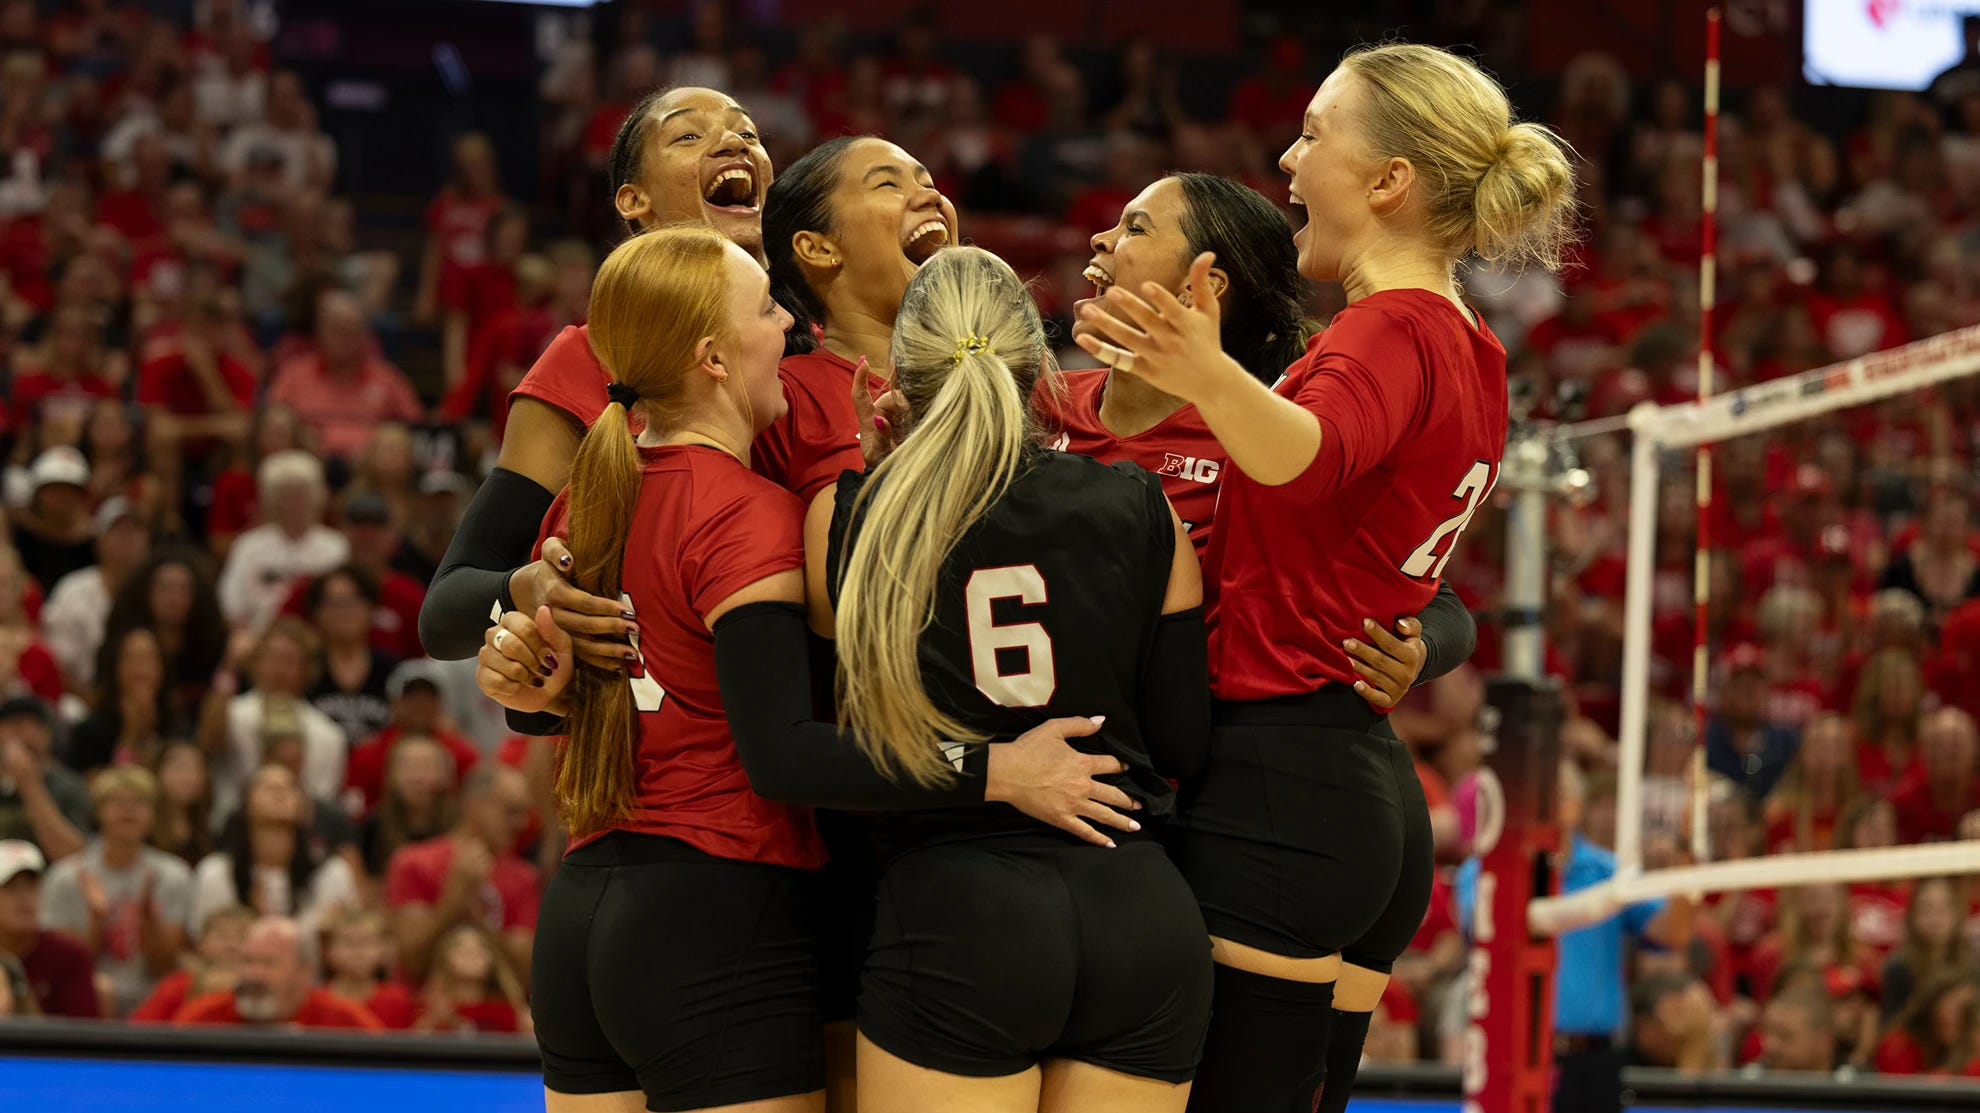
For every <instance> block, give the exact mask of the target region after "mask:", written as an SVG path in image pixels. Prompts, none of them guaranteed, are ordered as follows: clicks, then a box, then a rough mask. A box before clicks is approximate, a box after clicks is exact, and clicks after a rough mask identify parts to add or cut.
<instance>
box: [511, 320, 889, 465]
mask: <svg viewBox="0 0 1980 1113" xmlns="http://www.w3.org/2000/svg"><path fill="white" fill-rule="evenodd" d="M853 371H854V365H853V364H850V363H847V362H846V361H845V360H843V359H841V358H840V357H838V356H836V355H834V354H832V353H831V352H828V351H826V350H825V349H823V348H820V349H818V350H817V351H815V352H808V353H806V354H804V355H798V356H792V357H790V358H789V359H786V360H784V361H783V363H782V364H781V365H780V366H779V367H778V368H777V377H778V378H779V379H780V380H782V382H783V384H784V399H785V401H786V402H788V403H789V404H790V405H789V409H787V410H786V411H785V413H784V416H783V417H780V418H778V419H777V420H776V422H775V423H773V424H772V425H771V426H770V427H769V428H768V429H765V430H764V431H763V432H762V433H761V434H759V435H758V436H757V438H756V441H755V443H754V444H753V445H751V447H750V460H751V463H752V466H753V468H754V469H755V471H756V473H757V474H758V475H761V476H763V477H764V478H765V479H768V480H770V481H771V482H772V483H775V484H777V485H778V486H780V487H782V488H784V489H785V490H787V491H790V492H792V493H793V494H795V495H797V496H798V497H799V498H801V499H803V500H804V501H805V502H806V503H807V504H808V503H810V501H811V500H812V498H813V497H815V496H816V495H817V494H818V492H820V491H822V490H824V489H825V488H827V487H829V486H831V485H832V483H833V482H835V481H836V480H837V479H838V478H839V473H840V472H843V471H845V470H846V469H847V468H851V469H852V470H854V471H859V470H860V469H861V467H862V464H861V459H860V454H859V419H858V417H857V416H856V415H855V414H854V413H853V406H852V373H853ZM610 381H611V376H609V375H608V374H606V372H605V366H604V365H603V364H601V363H599V362H598V356H597V354H596V353H595V352H593V351H592V350H591V333H590V331H589V330H588V329H587V328H586V327H585V326H584V325H571V326H569V327H567V328H565V329H564V331H562V332H560V333H558V334H557V338H556V339H555V340H552V341H551V342H550V346H549V347H548V348H545V349H544V350H543V354H542V355H541V356H538V357H537V359H536V363H535V364H534V365H532V366H531V367H530V369H529V373H528V374H527V375H524V376H523V380H522V382H521V383H520V384H518V385H517V387H516V389H515V391H514V392H513V393H511V394H510V395H509V397H510V398H512V399H513V398H529V399H533V400H535V401H538V402H541V403H543V404H544V405H546V406H551V407H554V408H556V409H559V410H562V411H563V412H565V413H567V414H569V415H571V416H572V417H573V418H576V419H577V421H578V422H579V423H580V424H582V425H583V426H584V427H585V428H587V429H589V428H590V427H591V423H592V422H594V421H596V420H598V415H599V414H601V413H603V412H605V402H606V398H605V384H607V383H609V382H610Z"/></svg>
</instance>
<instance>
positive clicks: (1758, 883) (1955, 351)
mask: <svg viewBox="0 0 1980 1113" xmlns="http://www.w3.org/2000/svg"><path fill="white" fill-rule="evenodd" d="M1974 376H1980V326H1975V327H1971V328H1965V329H1960V330H1958V331H1955V332H1949V333H1944V334H1942V335H1939V336H1935V337H1931V338H1929V339H1926V340H1920V341H1917V342H1915V343H1912V344H1907V345H1905V346H1903V347H1900V348H1893V349H1891V350H1888V351H1883V352H1878V353H1875V354H1873V355H1868V356H1864V357H1862V358H1859V359H1852V360H1848V361H1845V362H1842V363H1837V364H1833V365H1831V366H1828V367H1819V368H1816V369H1814V370H1812V371H1807V372H1803V373H1802V374H1799V375H1793V376H1789V377H1785V378H1780V379H1775V380H1772V381H1770V382H1766V383H1761V384H1759V385H1757V386H1752V387H1747V388H1744V389H1741V390H1736V391H1733V392H1731V393H1728V394H1723V395H1719V396H1717V397H1715V398H1712V399H1710V400H1708V401H1706V402H1703V403H1698V402H1688V403H1684V404H1681V405H1669V406H1658V405H1655V404H1652V403H1644V404H1642V405H1639V406H1638V407H1637V408H1636V409H1635V410H1633V411H1632V412H1631V413H1630V415H1629V430H1630V433H1631V435H1632V444H1631V448H1630V471H1629V475H1630V480H1629V524H1628V543H1627V544H1628V556H1627V562H1626V566H1625V568H1626V571H1625V575H1626V585H1625V589H1624V596H1623V665H1622V679H1621V690H1622V707H1621V723H1620V731H1619V734H1618V736H1617V778H1616V837H1615V854H1616V876H1615V878H1614V879H1613V880H1611V881H1610V882H1608V883H1606V884H1604V885H1600V886H1596V887H1595V888H1593V889H1589V890H1584V891H1582V892H1578V893H1575V894H1572V895H1570V896H1567V897H1557V898H1541V899H1539V900H1536V901H1535V902H1534V905H1533V908H1532V910H1531V912H1530V917H1531V922H1532V924H1533V926H1534V927H1535V929H1536V930H1540V931H1543V932H1545V931H1549V930H1557V929H1559V928H1560V927H1563V926H1568V925H1572V924H1573V923H1575V922H1577V921H1581V922H1585V921H1586V920H1587V919H1589V918H1590V917H1595V918H1600V916H1601V915H1603V914H1605V913H1609V912H1613V911H1614V910H1615V909H1616V908H1618V907H1620V906H1621V905H1624V904H1629V903H1633V902H1636V901H1643V900H1650V899H1654V898H1658V897H1668V896H1675V895H1680V894H1709V893H1719V892H1730V891H1738V890H1746V889H1758V888H1767V889H1775V888H1783V887H1791V886H1796V885H1807V884H1812V883H1816V882H1841V883H1852V882H1867V881H1880V880H1893V881H1894V880H1903V879H1907V878H1917V877H1929V876H1934V875H1939V874H1959V873H1974V872H1980V841H1967V842H1948V843H1929V844H1921V845H1916V846H1894V847H1883V848H1875V849H1861V850H1832V851H1823V852H1806V853H1788V854H1768V855H1765V856H1761V857H1755V858H1743V859H1738V860H1727V861H1714V860H1712V859H1713V858H1714V854H1713V851H1712V848H1711V847H1710V846H1709V845H1699V844H1698V843H1697V842H1696V841H1694V845H1693V846H1692V856H1693V858H1694V859H1696V861H1694V862H1693V863H1691V864H1687V865H1682V866H1671V867H1666V868H1656V869H1652V868H1646V866H1645V861H1644V827H1645V820H1646V816H1647V815H1649V814H1650V809H1648V808H1646V806H1645V798H1644V785H1645V780H1646V763H1645V759H1646V752H1647V741H1648V738H1649V725H1650V724H1649V706H1650V700H1651V695H1652V683H1651V664H1652V645H1651V635H1652V629H1651V625H1652V620H1653V607H1652V603H1653V599H1652V595H1653V593H1654V591H1655V585H1654V583H1653V578H1654V576H1655V573H1656V569H1657V551H1656V546H1657V538H1658V532H1659V531H1658V510H1659V505H1658V504H1659V502H1660V501H1661V500H1660V498H1659V492H1660V490H1661V487H1662V481H1663V478H1664V472H1665V470H1666V467H1667V465H1668V464H1669V463H1670V462H1671V459H1672V458H1673V456H1674V455H1675V454H1676V453H1677V452H1678V451H1679V450H1683V449H1689V448H1693V447H1696V446H1698V445H1701V444H1720V443H1723V442H1727V441H1732V440H1736V439H1738V438H1742V437H1748V436H1755V435H1758V434H1762V433H1766V432H1768V431H1770V430H1775V429H1779V428H1781V427H1784V426H1788V425H1793V424H1797V423H1801V422H1808V421H1812V420H1814V419H1817V418H1820V417H1823V416H1824V415H1827V414H1832V413H1837V412H1839V411H1843V410H1849V409H1855V408H1857V407H1861V406H1867V405H1870V404H1872V403H1875V402H1880V401H1883V400H1885V399H1890V398H1896V397H1899V396H1901V395H1914V396H1917V397H1918V400H1919V404H1920V406H1921V407H1923V406H1926V405H1930V404H1931V400H1930V397H1929V396H1928V395H1926V394H1925V393H1924V392H1926V391H1928V390H1929V389H1930V388H1932V387H1934V386H1937V385H1939V384H1942V383H1948V382H1951V381H1954V380H1958V379H1963V378H1971V377H1974ZM1708 558H1709V554H1701V557H1700V565H1699V567H1698V569H1697V570H1696V571H1695V572H1694V575H1696V576H1699V577H1704V578H1708V579H1709V577H1710V575H1711V572H1710V570H1709V568H1707V567H1705V561H1706V560H1707V559H1708ZM1721 602H1722V604H1724V605H1732V604H1733V602H1734V601H1733V600H1723V601H1721ZM1716 648H1717V649H1718V650H1720V651H1723V650H1725V649H1726V648H1728V647H1725V646H1719V647H1716ZM1696 744H1697V745H1698V746H1699V747H1701V748H1702V747H1703V746H1704V744H1705V740H1704V739H1703V738H1698V739H1696ZM1690 791H1691V793H1692V800H1691V810H1692V812H1693V814H1702V813H1703V812H1704V811H1706V810H1707V809H1708V808H1709V806H1710V801H1709V800H1708V799H1707V795H1708V793H1707V785H1706V783H1705V781H1704V780H1703V779H1702V778H1693V783H1692V785H1691V786H1690ZM1700 830H1702V828H1700Z"/></svg>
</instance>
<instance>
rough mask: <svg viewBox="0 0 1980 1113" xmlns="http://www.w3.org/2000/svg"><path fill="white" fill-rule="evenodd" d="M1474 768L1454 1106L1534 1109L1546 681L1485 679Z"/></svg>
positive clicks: (1544, 1074)
mask: <svg viewBox="0 0 1980 1113" xmlns="http://www.w3.org/2000/svg"><path fill="white" fill-rule="evenodd" d="M1485 700H1486V704H1487V706H1488V707H1489V708H1490V709H1491V711H1490V713H1489V716H1488V719H1487V722H1488V724H1489V727H1490V729H1488V730H1487V732H1486V738H1485V766H1484V767H1483V768H1482V769H1480V770H1479V771H1478V774H1477V776H1478V780H1477V784H1478V810H1477V815H1478V832H1477V837H1476V840H1475V844H1474V846H1475V850H1476V853H1477V855H1478V877H1477V881H1476V886H1475V890H1474V892H1475V895H1476V902H1475V904H1474V906H1473V908H1472V920H1471V934H1472V940H1473V946H1472V947H1471V950H1470V952H1469V956H1468V960H1467V961H1468V963H1469V966H1468V978H1467V982H1466V984H1467V987H1468V989H1467V994H1466V997H1467V1000H1466V1002H1465V1004H1466V1021H1467V1024H1466V1028H1465V1033H1464V1071H1463V1082H1464V1110H1465V1113H1546V1111H1547V1102H1548V1098H1549V1096H1550V1095H1551V1093H1552V1090H1553V1066H1554V1046H1553V1031H1554V965H1555V962H1554V940H1553V937H1552V936H1550V935H1545V934H1535V933H1534V932H1533V931H1532V930H1531V928H1530V926H1529V924H1530V917H1529V915H1528V913H1527V909H1529V908H1530V907H1531V905H1532V902H1533V900H1534V898H1536V897H1545V896H1548V895H1550V894H1552V893H1553V892H1554V891H1555V890H1556V889H1558V888H1559V887H1560V886H1559V884H1558V882H1557V878H1556V872H1555V870H1554V868H1553V863H1554V862H1555V861H1556V860H1557V859H1558V857H1559V854H1560V851H1561V849H1562V832H1561V828H1560V820H1559V800H1558V790H1559V789H1558V778H1557V776H1556V774H1557V773H1558V772H1559V769H1560V760H1561V758H1560V754H1561V741H1560V738H1561V718H1562V712H1563V708H1564V707H1565V706H1566V700H1565V698H1564V696H1563V695H1562V692H1561V686H1560V684H1559V682H1558V681H1554V680H1551V679H1542V680H1539V681H1537V682H1536V681H1534V680H1531V679H1526V678H1519V677H1510V676H1502V677H1494V678H1493V679H1492V680H1491V681H1490V682H1489V683H1488V684H1487V686H1486V690H1485Z"/></svg>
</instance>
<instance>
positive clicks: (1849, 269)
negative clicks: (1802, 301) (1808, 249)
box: [1809, 244, 1911, 359]
mask: <svg viewBox="0 0 1980 1113" xmlns="http://www.w3.org/2000/svg"><path fill="white" fill-rule="evenodd" d="M1827 272H1828V273H1827V278H1828V282H1827V283H1826V285H1827V290H1826V292H1824V293H1821V294H1816V295H1813V296H1812V297H1811V298H1810V299H1809V308H1810V310H1811V312H1812V313H1813V315H1814V318H1815V327H1816V329H1817V330H1819V331H1820V332H1821V334H1822V339H1823V340H1824V341H1825V342H1826V343H1827V345H1828V348H1829V351H1830V352H1831V353H1833V354H1834V356H1835V358H1837V359H1855V358H1856V357H1858V356H1862V355H1868V354H1870V353H1871V352H1880V351H1883V350H1884V349H1886V348H1895V347H1897V346H1898V345H1899V344H1902V343H1904V342H1905V341H1907V340H1909V339H1911V337H1910V336H1909V335H1908V334H1907V332H1906V330H1905V326H1904V317H1903V316H1902V315H1900V314H1899V313H1898V311H1897V306H1896V305H1894V304H1893V303H1892V302H1891V299H1890V295H1889V294H1887V293H1885V292H1884V290H1883V289H1882V286H1883V284H1882V282H1880V281H1873V276H1872V275H1871V274H1870V271H1869V268H1868V267H1867V266H1866V265H1865V264H1864V262H1863V258H1862V256H1861V255H1860V254H1858V252H1857V251H1856V249H1855V248H1853V247H1850V246H1848V245H1847V244H1845V245H1843V246H1840V247H1837V248H1836V249H1835V252H1834V254H1832V255H1831V256H1830V257H1829V265H1828V267H1827Z"/></svg>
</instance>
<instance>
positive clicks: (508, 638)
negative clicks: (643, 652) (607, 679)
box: [474, 606, 621, 715]
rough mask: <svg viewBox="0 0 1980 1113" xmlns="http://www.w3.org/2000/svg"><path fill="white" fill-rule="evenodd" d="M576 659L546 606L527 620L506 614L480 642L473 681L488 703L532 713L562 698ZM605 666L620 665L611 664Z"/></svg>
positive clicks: (525, 616)
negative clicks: (492, 701) (492, 702)
mask: <svg viewBox="0 0 1980 1113" xmlns="http://www.w3.org/2000/svg"><path fill="white" fill-rule="evenodd" d="M576 661H577V654H576V653H575V652H574V650H573V647H572V643H571V636H570V635H569V634H567V633H565V632H564V630H563V629H562V628H561V627H559V626H558V625H557V623H556V622H555V621H554V620H553V619H552V618H551V610H550V608H549V607H548V606H542V607H538V608H536V613H535V615H533V616H532V615H529V614H525V613H524V612H522V611H510V612H509V613H507V614H505V615H503V616H502V621H501V622H498V623H496V624H495V625H493V626H490V627H489V628H488V633H487V634H486V635H485V636H484V637H483V638H482V643H481V653H480V654H479V656H478V657H477V658H476V661H475V664H476V668H475V670H474V681H475V684H476V685H478V686H479V687H480V688H481V690H482V692H483V693H484V694H486V695H487V696H488V698H489V699H492V700H494V701H495V702H496V703H499V704H501V705H502V706H503V707H506V708H508V709H509V710H511V711H520V712H523V713H524V714H532V715H533V714H535V713H537V712H539V711H547V710H550V709H551V705H552V704H554V703H556V702H557V697H559V696H561V695H563V694H564V689H565V688H566V687H568V686H569V685H570V682H571V674H572V672H573V670H574V668H575V664H576ZM606 667H608V668H614V669H616V668H619V667H621V666H620V665H619V664H618V662H617V661H616V660H615V661H613V662H612V663H611V664H609V665H607V666H606Z"/></svg>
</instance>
